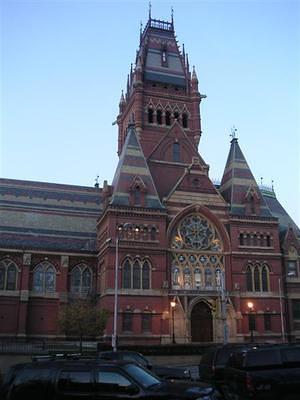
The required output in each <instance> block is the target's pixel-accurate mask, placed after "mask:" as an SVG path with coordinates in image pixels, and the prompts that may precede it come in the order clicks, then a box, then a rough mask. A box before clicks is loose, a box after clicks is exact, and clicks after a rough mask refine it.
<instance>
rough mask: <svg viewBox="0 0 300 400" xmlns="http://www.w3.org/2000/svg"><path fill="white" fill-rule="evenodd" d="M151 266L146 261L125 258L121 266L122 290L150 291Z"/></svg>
mask: <svg viewBox="0 0 300 400" xmlns="http://www.w3.org/2000/svg"><path fill="white" fill-rule="evenodd" d="M150 282H151V264H150V262H149V261H148V260H147V259H146V260H141V259H140V258H136V259H134V260H132V259H131V258H126V260H125V261H124V262H123V265H122V288H124V289H150Z"/></svg>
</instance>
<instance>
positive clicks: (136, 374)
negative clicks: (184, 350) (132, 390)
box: [124, 364, 161, 388]
mask: <svg viewBox="0 0 300 400" xmlns="http://www.w3.org/2000/svg"><path fill="white" fill-rule="evenodd" d="M124 368H125V370H126V371H127V372H128V374H130V375H131V376H132V377H133V378H134V379H135V380H136V381H137V382H138V383H139V384H140V385H141V386H143V388H149V387H150V386H153V385H158V384H159V383H160V382H161V381H160V380H159V378H157V377H156V376H154V375H152V374H151V373H149V372H148V371H146V370H144V368H141V367H140V366H138V365H135V364H127V365H125V366H124Z"/></svg>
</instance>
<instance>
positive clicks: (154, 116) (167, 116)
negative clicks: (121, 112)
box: [147, 106, 189, 129]
mask: <svg viewBox="0 0 300 400" xmlns="http://www.w3.org/2000/svg"><path fill="white" fill-rule="evenodd" d="M147 113H148V123H149V124H156V125H166V126H170V125H172V122H173V121H175V120H177V121H178V122H179V123H180V124H181V125H182V127H183V128H185V129H187V128H188V120H189V117H188V113H187V112H186V111H182V112H179V111H177V110H176V111H173V112H172V111H171V110H170V109H166V110H165V111H163V110H162V108H157V109H154V108H153V106H149V107H148V109H147Z"/></svg>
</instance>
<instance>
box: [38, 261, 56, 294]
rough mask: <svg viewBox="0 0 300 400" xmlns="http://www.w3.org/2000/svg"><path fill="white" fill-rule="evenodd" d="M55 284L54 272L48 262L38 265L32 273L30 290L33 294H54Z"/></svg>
mask: <svg viewBox="0 0 300 400" xmlns="http://www.w3.org/2000/svg"><path fill="white" fill-rule="evenodd" d="M55 284H56V271H55V268H54V266H53V265H52V264H51V263H49V262H48V261H42V262H41V263H39V264H38V265H37V266H36V267H35V269H34V271H33V283H32V290H33V291H34V292H35V293H41V294H46V293H54V292H55Z"/></svg>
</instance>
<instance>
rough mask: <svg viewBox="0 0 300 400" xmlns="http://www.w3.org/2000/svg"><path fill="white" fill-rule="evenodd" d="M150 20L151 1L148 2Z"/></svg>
mask: <svg viewBox="0 0 300 400" xmlns="http://www.w3.org/2000/svg"><path fill="white" fill-rule="evenodd" d="M150 19H151V1H149V20H150Z"/></svg>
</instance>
